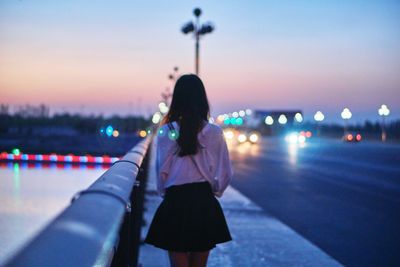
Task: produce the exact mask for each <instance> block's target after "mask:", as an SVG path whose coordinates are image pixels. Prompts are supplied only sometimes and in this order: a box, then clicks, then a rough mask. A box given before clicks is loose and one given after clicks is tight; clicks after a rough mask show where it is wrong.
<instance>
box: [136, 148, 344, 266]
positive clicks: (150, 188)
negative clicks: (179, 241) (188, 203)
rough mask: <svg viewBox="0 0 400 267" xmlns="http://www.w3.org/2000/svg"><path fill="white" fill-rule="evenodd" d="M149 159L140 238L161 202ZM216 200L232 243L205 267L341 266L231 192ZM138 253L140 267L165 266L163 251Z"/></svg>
mask: <svg viewBox="0 0 400 267" xmlns="http://www.w3.org/2000/svg"><path fill="white" fill-rule="evenodd" d="M153 151H154V150H152V152H153ZM152 154H153V153H152ZM153 159H154V157H151V160H150V172H149V177H148V185H147V192H146V202H145V208H146V211H145V214H144V219H145V221H146V225H145V227H143V229H142V237H143V238H144V236H145V235H146V233H147V230H148V226H149V224H150V222H151V219H152V217H153V215H154V212H155V210H156V209H157V207H158V205H159V204H160V202H161V198H160V197H159V196H158V195H157V193H156V179H155V177H156V176H155V169H154V160H153ZM219 200H220V203H221V206H222V208H223V210H224V213H225V216H226V219H227V222H228V226H229V229H230V231H231V234H232V238H233V241H231V242H228V243H225V244H221V245H217V247H216V248H215V249H213V250H212V251H211V254H210V257H209V261H208V265H207V266H209V267H217V266H218V267H220V266H224V267H230V266H238V267H247V266H251V267H256V266H263V267H264V266H265V267H292V266H296V267H297V266H298V267H300V266H307V267H308V266H310V267H311V266H324V267H331V266H332V267H334V266H335V267H336V266H342V265H341V264H340V263H338V262H337V261H335V260H334V259H333V258H331V257H330V256H328V255H327V254H326V253H324V252H323V251H321V250H320V249H319V248H318V247H316V246H315V245H313V244H312V243H310V242H309V241H308V240H306V239H305V238H303V237H302V236H300V235H299V234H298V233H296V232H295V231H293V230H292V229H291V228H289V227H288V226H286V225H284V224H283V223H282V222H280V221H278V220H277V219H275V218H273V217H271V216H269V215H268V214H267V213H265V212H264V211H263V210H262V209H261V208H260V207H259V206H257V205H256V204H254V203H253V202H251V201H250V200H249V199H248V198H246V197H245V196H243V195H242V194H241V193H240V192H238V191H237V190H235V189H234V188H232V187H228V189H227V190H226V191H225V193H224V196H223V197H222V198H220V199H219ZM139 253H140V254H139V263H140V264H141V266H143V267H164V266H169V262H168V255H167V253H166V251H163V250H161V249H157V248H155V247H153V246H150V245H147V244H143V245H141V248H140V252H139Z"/></svg>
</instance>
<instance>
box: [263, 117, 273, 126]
mask: <svg viewBox="0 0 400 267" xmlns="http://www.w3.org/2000/svg"><path fill="white" fill-rule="evenodd" d="M265 124H266V125H272V124H274V119H273V118H272V117H271V116H267V117H266V118H265Z"/></svg>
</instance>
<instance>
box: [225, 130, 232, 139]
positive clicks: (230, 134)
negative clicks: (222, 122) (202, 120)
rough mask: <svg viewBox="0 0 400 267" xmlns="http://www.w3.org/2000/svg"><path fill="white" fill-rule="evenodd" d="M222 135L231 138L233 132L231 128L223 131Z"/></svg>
mask: <svg viewBox="0 0 400 267" xmlns="http://www.w3.org/2000/svg"><path fill="white" fill-rule="evenodd" d="M224 135H225V138H226V139H232V138H233V137H234V133H233V132H232V131H231V130H228V131H224Z"/></svg>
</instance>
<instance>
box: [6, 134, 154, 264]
mask: <svg viewBox="0 0 400 267" xmlns="http://www.w3.org/2000/svg"><path fill="white" fill-rule="evenodd" d="M150 142H151V137H148V138H147V139H144V140H143V141H141V142H140V143H138V144H137V145H136V146H135V147H133V148H132V149H131V150H130V151H129V152H128V153H127V154H126V155H125V156H124V157H123V158H122V159H121V160H120V161H117V162H115V163H114V164H113V166H111V167H110V169H108V170H107V171H106V172H105V173H104V174H103V175H102V176H100V178H98V179H97V180H96V181H95V182H94V183H93V184H92V185H91V186H89V188H87V189H86V190H83V191H81V192H79V193H77V194H76V195H75V196H74V197H73V198H72V201H71V205H70V206H68V207H67V208H66V209H65V210H64V211H63V212H62V213H61V214H59V215H58V216H57V217H56V218H55V219H54V220H53V221H52V222H51V223H50V224H49V225H47V227H46V228H45V229H44V230H43V231H42V232H40V233H39V234H38V235H37V236H36V237H35V238H34V239H33V240H32V241H30V242H29V243H28V244H27V245H26V246H25V247H24V248H23V249H22V250H21V251H19V253H17V254H16V255H15V256H14V257H13V258H12V259H11V260H10V261H9V262H8V263H6V264H5V266H7V267H14V266H30V267H42V266H71V267H72V266H74V267H75V266H80V267H85V266H108V265H110V263H111V260H112V258H113V255H114V252H115V248H116V246H117V243H118V239H119V230H120V227H121V224H122V222H123V220H124V216H125V214H126V212H130V197H131V193H132V190H133V188H134V186H135V182H136V178H137V176H138V173H139V168H140V167H139V166H141V165H142V162H143V159H144V156H145V155H146V152H147V149H148V147H149V144H150Z"/></svg>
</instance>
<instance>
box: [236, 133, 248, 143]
mask: <svg viewBox="0 0 400 267" xmlns="http://www.w3.org/2000/svg"><path fill="white" fill-rule="evenodd" d="M246 140H247V137H246V135H245V134H239V136H238V141H239V143H244V142H246Z"/></svg>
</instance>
